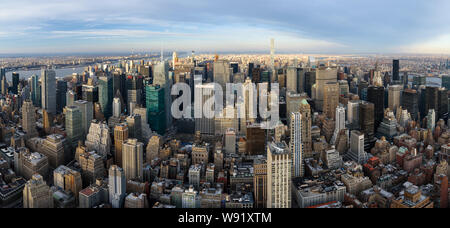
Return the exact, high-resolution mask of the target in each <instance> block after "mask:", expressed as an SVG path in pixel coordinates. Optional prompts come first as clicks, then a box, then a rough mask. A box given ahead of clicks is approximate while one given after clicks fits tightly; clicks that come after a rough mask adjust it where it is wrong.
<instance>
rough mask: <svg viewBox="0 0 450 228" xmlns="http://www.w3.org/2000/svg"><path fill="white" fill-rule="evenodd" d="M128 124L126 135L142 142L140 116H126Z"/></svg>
mask: <svg viewBox="0 0 450 228" xmlns="http://www.w3.org/2000/svg"><path fill="white" fill-rule="evenodd" d="M126 121H127V124H128V135H129V137H130V138H136V139H138V140H139V141H141V142H142V126H141V124H142V121H141V115H139V114H133V115H131V116H128V117H127V119H126Z"/></svg>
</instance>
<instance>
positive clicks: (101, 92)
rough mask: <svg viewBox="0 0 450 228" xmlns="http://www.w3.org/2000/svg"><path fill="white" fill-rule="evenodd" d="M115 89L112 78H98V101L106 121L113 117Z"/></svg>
mask: <svg viewBox="0 0 450 228" xmlns="http://www.w3.org/2000/svg"><path fill="white" fill-rule="evenodd" d="M113 87H114V86H113V80H112V78H111V77H109V76H101V77H99V78H98V101H99V104H100V107H101V109H102V112H103V115H105V118H106V119H109V117H111V115H112V102H113V98H114V94H113V90H114V88H113Z"/></svg>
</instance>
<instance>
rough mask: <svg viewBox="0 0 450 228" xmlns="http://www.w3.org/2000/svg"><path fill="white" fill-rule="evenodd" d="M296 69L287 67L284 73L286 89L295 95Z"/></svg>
mask: <svg viewBox="0 0 450 228" xmlns="http://www.w3.org/2000/svg"><path fill="white" fill-rule="evenodd" d="M297 84H298V83H297V67H295V66H289V67H288V68H287V71H286V89H287V91H292V92H294V93H297V91H298V89H297Z"/></svg>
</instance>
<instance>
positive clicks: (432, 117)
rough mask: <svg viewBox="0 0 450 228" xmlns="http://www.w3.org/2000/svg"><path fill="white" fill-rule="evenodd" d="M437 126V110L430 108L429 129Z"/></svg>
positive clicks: (428, 116)
mask: <svg viewBox="0 0 450 228" xmlns="http://www.w3.org/2000/svg"><path fill="white" fill-rule="evenodd" d="M435 126H436V112H435V111H434V109H430V110H429V111H428V115H427V129H429V130H431V131H434V128H435Z"/></svg>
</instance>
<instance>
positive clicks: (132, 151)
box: [122, 138, 144, 181]
mask: <svg viewBox="0 0 450 228" xmlns="http://www.w3.org/2000/svg"><path fill="white" fill-rule="evenodd" d="M122 150H123V151H122V165H123V170H124V173H125V177H126V179H127V180H139V181H142V180H143V177H144V174H143V169H142V167H143V164H144V144H143V143H141V142H138V140H137V139H131V138H130V139H127V140H126V141H125V142H124V143H123V145H122Z"/></svg>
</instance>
